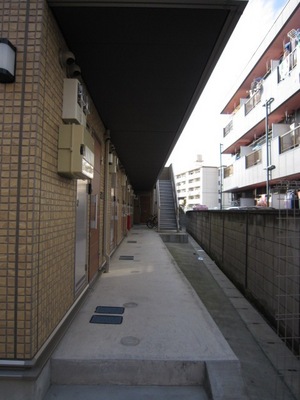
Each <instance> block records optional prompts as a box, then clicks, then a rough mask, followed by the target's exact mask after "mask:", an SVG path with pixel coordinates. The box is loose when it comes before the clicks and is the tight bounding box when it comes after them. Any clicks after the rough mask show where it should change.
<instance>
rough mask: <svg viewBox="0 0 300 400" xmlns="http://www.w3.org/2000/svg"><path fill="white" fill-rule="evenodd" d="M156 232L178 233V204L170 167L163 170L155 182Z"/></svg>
mask: <svg viewBox="0 0 300 400" xmlns="http://www.w3.org/2000/svg"><path fill="white" fill-rule="evenodd" d="M157 189H158V190H157V192H158V193H157V195H158V230H159V231H179V218H178V216H179V214H178V202H177V195H176V190H175V183H174V175H173V170H172V166H171V167H167V168H164V170H163V172H162V174H161V175H160V177H159V180H158V182H157Z"/></svg>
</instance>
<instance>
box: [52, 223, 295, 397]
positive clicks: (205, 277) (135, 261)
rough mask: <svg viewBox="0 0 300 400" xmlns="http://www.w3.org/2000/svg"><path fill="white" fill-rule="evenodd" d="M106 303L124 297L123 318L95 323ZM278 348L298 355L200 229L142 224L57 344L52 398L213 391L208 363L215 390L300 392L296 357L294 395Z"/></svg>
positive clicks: (217, 393) (120, 302) (223, 393)
mask: <svg viewBox="0 0 300 400" xmlns="http://www.w3.org/2000/svg"><path fill="white" fill-rule="evenodd" d="M124 256H125V260H124V259H123V260H122V259H121V258H122V257H123V258H124ZM128 257H129V258H128ZM126 258H127V259H126ZM188 281H189V282H188ZM191 286H192V287H193V288H192V287H191ZM98 305H111V306H124V309H125V311H124V314H123V322H122V324H120V325H101V324H91V323H90V322H89V321H90V318H91V316H92V315H93V314H94V312H95V307H96V306H98ZM278 349H280V351H283V352H284V354H288V356H289V357H290V353H289V352H288V353H286V352H285V349H282V347H281V342H280V341H279V339H278V338H277V336H276V334H275V333H274V332H273V331H272V329H270V327H269V326H268V324H267V323H266V322H265V321H264V320H263V318H262V317H261V316H260V315H259V314H258V313H257V312H256V311H255V310H254V309H253V307H252V306H251V305H250V304H249V303H248V302H247V300H245V299H244V297H243V296H242V295H241V294H240V292H239V291H238V290H237V289H236V288H235V287H234V286H233V285H232V284H231V283H230V281H229V280H228V279H227V278H226V277H225V276H224V275H223V274H222V272H220V271H219V269H218V268H217V267H216V265H215V264H214V262H213V261H212V260H210V258H209V257H208V256H207V255H206V254H205V253H204V252H203V251H202V249H201V248H200V247H199V246H198V245H197V244H196V243H195V242H194V241H193V240H192V239H190V242H189V243H185V244H179V243H176V244H175V243H163V242H162V241H161V239H160V237H159V235H158V234H157V233H156V232H155V231H150V230H147V229H145V228H144V229H143V228H141V227H140V228H137V227H136V228H134V229H132V230H131V231H130V233H129V236H128V237H127V238H125V240H124V241H123V242H122V244H121V245H120V247H119V248H118V250H117V251H116V253H115V254H114V256H113V257H112V260H111V265H110V272H109V273H108V274H103V275H102V276H101V278H100V279H99V280H98V281H97V283H96V284H95V286H94V287H93V289H92V290H91V293H90V295H89V296H88V298H87V300H86V302H85V304H84V305H83V307H82V308H81V310H80V312H79V314H78V315H77V317H76V319H75V320H74V322H73V323H72V325H71V327H70V329H69V331H68V332H67V334H66V335H65V337H64V339H63V341H62V342H61V343H60V345H59V346H58V348H57V350H56V352H55V354H54V356H53V358H52V376H53V380H54V384H53V386H52V387H51V389H50V390H49V392H48V394H47V396H46V399H45V400H54V399H55V400H69V399H72V400H78V399H84V400H121V399H122V400H127V399H128V400H129V399H130V400H144V399H145V400H147V399H155V400H169V399H172V400H173V399H174V400H176V399H184V400H207V398H208V397H207V392H206V391H204V389H203V387H202V384H203V380H204V379H205V377H204V376H203V372H204V365H206V366H207V370H208V374H209V381H210V383H211V385H212V386H213V387H212V390H213V394H214V398H215V399H218V400H219V399H222V400H234V399H235V400H242V399H250V400H295V399H297V398H298V399H299V398H300V397H298V394H299V393H300V392H299V391H298V392H297V390H299V380H298V381H297V380H295V377H296V379H297V377H299V368H298V367H299V365H297V364H294V363H293V362H294V358H293V357H291V358H289V359H288V360H289V364H288V369H290V380H289V379H288V378H289V377H288V376H287V382H288V383H289V384H290V386H291V387H292V389H293V390H294V393H295V396H293V395H292V394H291V390H290V389H289V387H288V386H287V385H286V384H284V383H283V380H282V379H281V378H280V377H279V372H278V368H277V369H276V368H275V367H274V365H275V366H277V367H278V365H279V364H278V363H277V361H278V354H279V350H278ZM285 360H287V358H285ZM290 360H291V362H290ZM279 361H281V358H280V360H279ZM203 362H204V363H203ZM240 365H241V370H240V368H239V366H240ZM279 366H280V367H282V365H279ZM286 366H287V365H286V364H285V365H284V367H286ZM297 368H298V369H297ZM295 371H296V372H295ZM297 374H298V375H297ZM295 382H296V383H295ZM83 383H85V384H87V383H88V385H85V386H83V385H82V384H83ZM99 384H101V386H99ZM112 384H113V385H112ZM141 385H142V386H141ZM156 385H159V386H156ZM246 392H247V394H246Z"/></svg>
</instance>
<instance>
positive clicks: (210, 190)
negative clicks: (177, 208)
mask: <svg viewBox="0 0 300 400" xmlns="http://www.w3.org/2000/svg"><path fill="white" fill-rule="evenodd" d="M175 180H176V190H177V197H178V200H179V203H180V204H182V205H183V206H184V209H185V210H191V209H193V207H195V206H196V205H199V204H200V205H205V206H207V207H208V208H217V207H218V167H209V166H205V165H203V161H202V157H201V156H200V155H198V156H197V161H196V162H195V163H194V164H193V165H192V166H191V167H190V168H188V169H187V170H185V171H183V172H180V173H178V174H176V176H175Z"/></svg>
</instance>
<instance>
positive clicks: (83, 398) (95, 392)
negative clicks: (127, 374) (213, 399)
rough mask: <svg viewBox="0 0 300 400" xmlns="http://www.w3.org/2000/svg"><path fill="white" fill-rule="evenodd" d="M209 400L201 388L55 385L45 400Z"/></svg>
mask: <svg viewBox="0 0 300 400" xmlns="http://www.w3.org/2000/svg"><path fill="white" fill-rule="evenodd" d="M141 399H143V400H153V399H155V400H183V399H184V400H208V397H207V394H206V392H205V390H204V389H203V387H201V386H185V387H183V386H181V387H179V386H171V387H170V386H98V385H92V386H82V385H72V386H65V385H53V386H52V387H51V388H50V390H49V391H48V393H47V396H46V397H45V399H44V400H141Z"/></svg>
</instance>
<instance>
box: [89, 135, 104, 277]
mask: <svg viewBox="0 0 300 400" xmlns="http://www.w3.org/2000/svg"><path fill="white" fill-rule="evenodd" d="M94 154H95V167H94V177H93V181H92V193H91V199H90V255H89V257H90V259H89V273H88V276H89V281H91V280H92V279H93V277H94V276H95V275H96V273H97V271H98V269H99V266H100V251H101V250H100V198H99V195H100V157H101V147H100V143H98V142H97V141H96V140H95V143H94Z"/></svg>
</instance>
